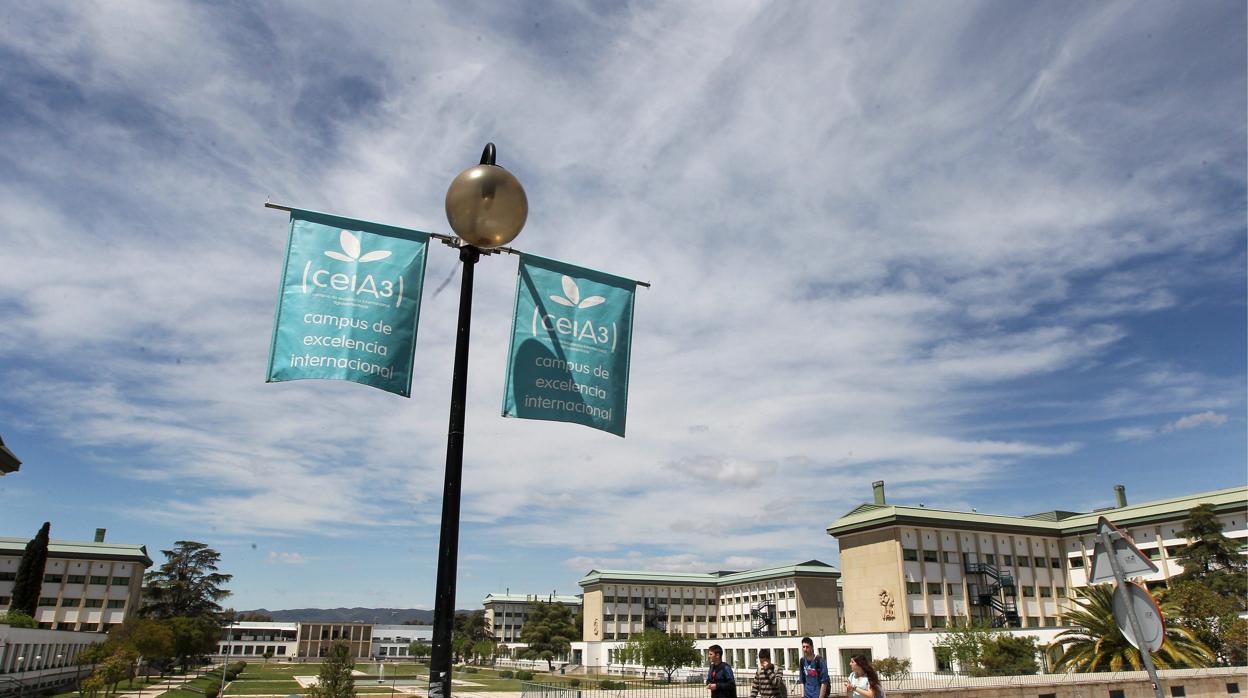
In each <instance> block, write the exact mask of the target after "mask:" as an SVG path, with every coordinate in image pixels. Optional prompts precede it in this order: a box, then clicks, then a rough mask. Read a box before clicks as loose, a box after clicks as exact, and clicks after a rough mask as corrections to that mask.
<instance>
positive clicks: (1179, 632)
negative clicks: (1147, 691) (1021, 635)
mask: <svg viewBox="0 0 1248 698" xmlns="http://www.w3.org/2000/svg"><path fill="white" fill-rule="evenodd" d="M1079 596H1080V598H1079V601H1078V604H1079V608H1078V609H1076V610H1072V611H1071V612H1069V613H1067V614H1066V618H1067V620H1068V621H1069V622H1070V624H1071V625H1073V626H1075V627H1074V628H1072V629H1071V630H1066V631H1063V632H1061V633H1058V635H1057V637H1056V638H1054V642H1053V644H1051V645H1049V648H1048V651H1047V652H1048V655H1049V665H1050V666H1052V667H1053V671H1074V672H1080V673H1083V672H1092V671H1122V670H1124V669H1133V670H1136V671H1139V670H1141V669H1143V668H1144V664H1143V660H1142V658H1141V657H1140V652H1139V650H1137V649H1135V648H1134V647H1132V646H1131V643H1129V642H1127V638H1126V637H1125V636H1123V634H1122V631H1121V630H1119V629H1118V623H1117V622H1116V621H1115V620H1114V588H1113V585H1111V584H1098V585H1097V586H1093V587H1086V588H1084V589H1080V590H1079ZM1162 610H1163V613H1165V612H1166V609H1165V608H1164V607H1163V609H1162ZM1213 659H1214V657H1213V652H1212V651H1210V650H1209V648H1208V647H1206V646H1205V645H1204V644H1202V643H1201V642H1200V640H1197V639H1196V636H1195V635H1193V634H1192V633H1191V631H1189V630H1187V629H1186V628H1179V627H1174V626H1167V627H1166V639H1165V640H1164V641H1163V642H1162V645H1161V649H1160V650H1158V651H1157V652H1154V653H1153V663H1154V664H1155V665H1157V668H1158V669H1177V668H1180V667H1206V666H1209V665H1211V664H1212V663H1213Z"/></svg>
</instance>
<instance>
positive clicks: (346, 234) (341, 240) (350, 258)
mask: <svg viewBox="0 0 1248 698" xmlns="http://www.w3.org/2000/svg"><path fill="white" fill-rule="evenodd" d="M338 244H339V245H342V252H337V251H335V250H325V256H326V257H329V258H330V259H336V260H338V261H339V262H359V263H361V264H363V263H365V262H376V261H377V260H379V259H385V258H386V257H389V256H390V255H391V252H390V250H374V251H372V252H369V253H368V254H365V255H363V256H361V255H360V239H359V238H357V237H356V236H355V235H353V234H352V233H351V231H349V230H344V231H342V232H340V233H339V234H338ZM344 253H345V254H344Z"/></svg>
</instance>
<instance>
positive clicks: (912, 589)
mask: <svg viewBox="0 0 1248 698" xmlns="http://www.w3.org/2000/svg"><path fill="white" fill-rule="evenodd" d="M906 593H907V594H922V593H923V585H922V584H921V583H920V582H906Z"/></svg>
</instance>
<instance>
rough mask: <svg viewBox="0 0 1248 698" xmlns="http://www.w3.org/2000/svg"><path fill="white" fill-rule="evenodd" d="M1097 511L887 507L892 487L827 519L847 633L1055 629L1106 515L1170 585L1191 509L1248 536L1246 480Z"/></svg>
mask: <svg viewBox="0 0 1248 698" xmlns="http://www.w3.org/2000/svg"><path fill="white" fill-rule="evenodd" d="M1116 499H1117V501H1116V505H1115V506H1112V507H1107V508H1105V509H1102V510H1097V511H1093V512H1090V513H1083V512H1071V511H1060V510H1059V511H1050V512H1044V513H1040V514H1033V515H1030V516H1010V515H1004V514H985V513H979V512H964V511H942V510H939V509H930V508H926V507H923V506H921V505H920V506H900V505H893V504H888V503H887V502H886V500H885V497H884V483H883V482H877V483H875V501H874V502H872V503H869V504H863V505H861V506H858V507H857V508H855V509H854V510H852V511H850V512H849V513H847V514H845V515H844V516H842V517H841V518H839V519H837V520H836V521H834V522H833V523H832V525H830V526H828V534H829V535H832V536H834V537H836V539H837V543H838V544H839V545H840V549H841V569H843V570H845V573H846V574H845V579H844V586H845V630H846V632H849V633H867V632H907V631H913V630H924V629H941V628H944V627H947V626H948V625H949V624H950V623H951V622H952V621H953V620H957V619H963V618H966V619H980V620H985V621H989V622H992V623H994V624H996V625H1001V626H1010V627H1024V628H1038V627H1057V626H1059V625H1061V624H1062V623H1063V616H1064V614H1065V613H1066V611H1067V609H1068V607H1069V605H1068V604H1069V599H1070V598H1072V597H1073V596H1074V590H1075V589H1078V588H1080V587H1084V586H1087V569H1088V567H1089V566H1090V564H1091V556H1092V552H1093V549H1094V548H1095V546H1096V541H1095V537H1096V536H1095V533H1096V525H1097V519H1098V518H1099V517H1100V516H1105V517H1106V518H1107V519H1109V520H1110V521H1112V522H1113V523H1114V524H1115V525H1117V526H1119V527H1120V528H1123V529H1124V530H1126V531H1127V532H1128V533H1129V535H1130V536H1131V537H1132V538H1133V539H1134V541H1135V543H1136V544H1137V545H1138V546H1139V547H1140V549H1141V551H1142V552H1144V554H1145V555H1147V556H1148V557H1149V559H1151V560H1153V561H1154V562H1156V564H1157V565H1158V567H1159V571H1158V572H1157V573H1156V574H1153V575H1150V576H1147V577H1144V578H1143V581H1144V582H1145V583H1147V584H1148V585H1149V586H1156V585H1159V584H1165V583H1166V582H1167V581H1168V580H1169V579H1170V578H1172V577H1174V576H1175V575H1177V574H1179V573H1181V572H1182V567H1181V566H1179V564H1178V563H1177V561H1176V559H1175V558H1176V557H1177V556H1178V555H1179V553H1180V551H1181V550H1182V549H1183V547H1184V546H1185V544H1186V543H1187V541H1186V540H1185V539H1184V538H1183V536H1182V535H1181V534H1180V531H1182V530H1183V523H1184V521H1185V520H1186V519H1187V517H1188V513H1189V512H1190V511H1191V510H1192V508H1193V507H1195V506H1197V505H1199V504H1205V503H1209V504H1212V505H1213V506H1214V509H1215V511H1216V512H1217V513H1218V517H1219V519H1220V520H1221V521H1222V524H1223V527H1224V532H1225V534H1226V536H1227V537H1229V538H1231V539H1234V540H1236V541H1239V543H1240V545H1241V548H1242V547H1243V545H1244V543H1245V542H1248V521H1246V519H1248V487H1233V488H1230V489H1224V490H1217V491H1214V492H1203V493H1199V494H1192V495H1184V496H1181V497H1174V498H1172V499H1165V500H1160V501H1155V502H1146V503H1144V504H1137V505H1128V504H1127V498H1126V491H1125V489H1123V488H1122V487H1121V486H1119V487H1118V488H1116Z"/></svg>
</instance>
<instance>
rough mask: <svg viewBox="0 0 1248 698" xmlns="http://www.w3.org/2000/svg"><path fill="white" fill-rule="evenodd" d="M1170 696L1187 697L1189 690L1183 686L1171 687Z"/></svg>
mask: <svg viewBox="0 0 1248 698" xmlns="http://www.w3.org/2000/svg"><path fill="white" fill-rule="evenodd" d="M1170 695H1172V696H1186V695H1187V689H1185V688H1183V687H1182V686H1171V687H1170Z"/></svg>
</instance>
